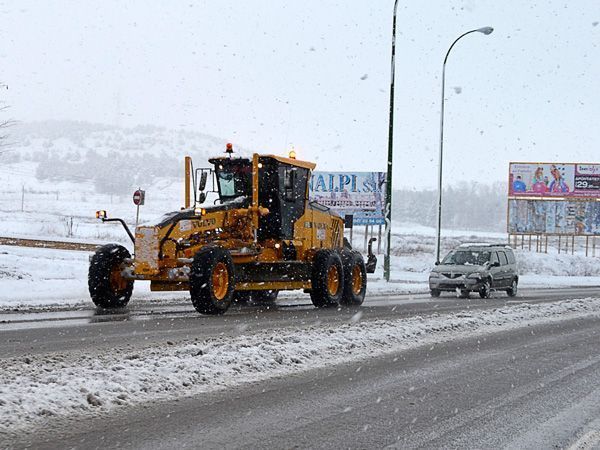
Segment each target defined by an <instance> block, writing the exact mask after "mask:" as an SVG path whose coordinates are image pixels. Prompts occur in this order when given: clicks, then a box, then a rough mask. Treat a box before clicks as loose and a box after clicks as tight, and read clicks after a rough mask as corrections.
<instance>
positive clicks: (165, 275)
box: [88, 144, 376, 314]
mask: <svg viewBox="0 0 600 450" xmlns="http://www.w3.org/2000/svg"><path fill="white" fill-rule="evenodd" d="M226 153H227V154H226V155H225V156H223V157H218V158H213V159H210V163H211V164H212V165H213V168H210V169H197V170H195V171H194V170H193V166H192V162H191V159H190V158H189V157H186V163H185V175H186V176H185V207H184V208H182V209H181V210H180V211H175V212H172V213H169V214H167V215H165V216H164V217H163V218H162V219H160V220H159V221H158V222H157V223H156V224H144V225H140V226H138V227H137V228H136V230H135V236H134V235H133V234H132V233H131V232H130V231H129V229H128V228H127V225H126V224H125V222H124V221H123V220H122V219H116V218H113V219H110V218H107V216H106V212H105V211H98V212H97V214H96V215H97V217H98V218H100V219H102V220H103V221H105V222H110V221H118V222H120V223H121V224H122V225H123V226H124V227H125V229H126V231H127V232H128V234H129V236H130V238H131V239H132V241H133V243H134V256H133V257H132V256H131V254H130V253H129V251H128V250H127V249H126V248H125V247H123V246H121V245H117V244H109V245H105V246H103V247H101V248H100V249H98V251H97V252H96V253H95V254H94V255H93V257H92V258H91V262H90V269H89V276H88V285H89V291H90V295H91V298H92V300H93V302H94V303H95V304H96V305H97V306H99V307H102V308H119V307H123V306H125V305H126V304H127V303H128V302H129V299H130V297H131V294H132V291H133V283H134V281H136V280H148V281H150V288H151V290H152V291H175V290H186V291H189V292H190V297H191V300H192V304H193V305H194V308H195V309H196V310H197V311H198V312H200V313H203V314H222V313H224V312H225V311H227V309H228V308H229V306H230V305H231V303H232V301H234V300H247V299H250V298H252V299H254V300H255V301H274V300H275V299H276V297H277V293H278V292H279V291H280V290H294V289H302V290H304V292H308V293H310V297H311V300H312V302H313V304H314V305H315V306H317V307H331V306H337V305H338V304H342V305H348V306H351V305H360V304H362V302H363V300H364V297H365V290H366V285H367V269H369V272H372V271H374V269H375V264H376V259H375V256H374V255H372V253H371V251H369V261H368V264H367V265H365V263H364V260H363V257H362V255H361V254H360V253H359V252H357V251H354V250H352V249H351V248H350V245H349V244H348V242H347V241H346V240H345V239H344V236H343V229H344V222H343V220H342V219H341V218H340V217H339V216H338V215H337V214H335V213H334V212H333V211H331V210H330V209H329V208H327V207H325V206H323V205H320V204H318V203H316V202H314V201H310V200H309V198H308V181H309V179H310V176H311V171H312V170H313V169H314V168H315V164H314V163H311V162H306V161H299V160H297V159H295V155H290V156H291V157H289V158H286V157H281V156H275V155H258V154H254V155H253V156H252V158H251V159H250V158H244V157H233V155H232V153H233V149H232V147H231V145H230V144H228V146H227V152H226ZM208 177H211V178H212V179H213V191H212V192H214V193H216V194H218V198H217V199H216V200H215V202H214V204H212V205H210V206H206V205H205V204H206V203H207V202H206V197H207V195H206V192H205V188H206V182H207V179H208ZM192 187H193V198H192V195H191V192H190V191H191V189H192ZM215 187H216V189H215ZM367 266H368V267H367Z"/></svg>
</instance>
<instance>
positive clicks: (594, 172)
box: [508, 162, 600, 198]
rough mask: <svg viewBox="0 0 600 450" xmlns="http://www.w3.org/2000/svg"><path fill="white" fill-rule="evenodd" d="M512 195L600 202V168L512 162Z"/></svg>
mask: <svg viewBox="0 0 600 450" xmlns="http://www.w3.org/2000/svg"><path fill="white" fill-rule="evenodd" d="M508 195H509V196H510V197H558V198H574V197H578V198H600V164H579V163H518V162H511V163H510V165H509V183H508Z"/></svg>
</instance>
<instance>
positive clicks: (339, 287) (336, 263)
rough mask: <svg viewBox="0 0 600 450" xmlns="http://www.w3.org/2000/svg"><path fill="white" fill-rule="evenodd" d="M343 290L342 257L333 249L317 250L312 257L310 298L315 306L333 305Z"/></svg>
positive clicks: (340, 297) (339, 298)
mask: <svg viewBox="0 0 600 450" xmlns="http://www.w3.org/2000/svg"><path fill="white" fill-rule="evenodd" d="M343 292H344V269H343V266H342V259H341V258H340V256H339V255H338V254H337V253H336V252H334V251H333V250H329V249H323V250H319V251H318V252H317V254H316V255H315V257H314V259H313V268H312V277H311V290H310V298H311V300H312V302H313V305H315V306H316V307H317V308H327V307H334V306H337V305H338V304H339V303H340V300H341V299H342V294H343Z"/></svg>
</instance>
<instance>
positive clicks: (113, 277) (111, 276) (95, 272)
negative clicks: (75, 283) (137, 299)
mask: <svg viewBox="0 0 600 450" xmlns="http://www.w3.org/2000/svg"><path fill="white" fill-rule="evenodd" d="M127 258H131V254H130V253H129V251H128V250H127V249H126V248H125V247H123V246H122V245H118V244H108V245H104V246H102V247H100V248H99V249H98V250H97V251H96V253H94V256H92V259H91V261H90V269H89V272H88V288H89V291H90V296H91V297H92V301H93V302H94V304H95V305H96V306H99V307H100V308H107V309H108V308H122V307H123V306H125V305H127V303H128V302H129V299H130V298H131V294H132V292H133V281H132V280H127V279H125V278H123V275H122V274H121V270H122V267H121V266H122V264H123V262H124V261H125V259H127Z"/></svg>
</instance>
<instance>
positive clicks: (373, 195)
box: [309, 172, 385, 225]
mask: <svg viewBox="0 0 600 450" xmlns="http://www.w3.org/2000/svg"><path fill="white" fill-rule="evenodd" d="M309 195H310V199H311V200H315V201H317V202H319V203H321V204H322V205H325V206H327V207H329V208H331V209H333V210H334V211H336V212H337V213H338V214H339V215H340V216H342V217H345V216H346V215H351V216H352V222H353V224H354V225H385V172H313V174H312V178H311V180H310V183H309Z"/></svg>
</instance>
